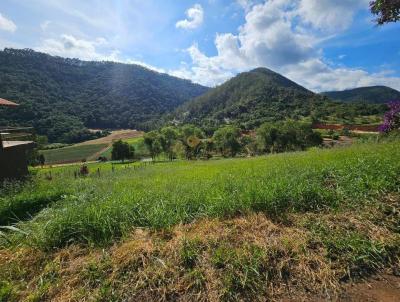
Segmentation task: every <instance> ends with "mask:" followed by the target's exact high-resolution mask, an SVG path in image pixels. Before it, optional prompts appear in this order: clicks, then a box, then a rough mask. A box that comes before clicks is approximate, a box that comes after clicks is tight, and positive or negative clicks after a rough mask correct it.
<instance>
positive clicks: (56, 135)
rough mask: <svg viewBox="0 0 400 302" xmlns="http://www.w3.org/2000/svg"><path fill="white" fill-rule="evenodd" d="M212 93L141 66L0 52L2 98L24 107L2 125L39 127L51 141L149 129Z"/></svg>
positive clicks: (1, 114) (6, 115) (0, 117)
mask: <svg viewBox="0 0 400 302" xmlns="http://www.w3.org/2000/svg"><path fill="white" fill-rule="evenodd" d="M207 90H208V88H206V87H203V86H201V85H197V84H193V83H191V82H190V81H187V80H182V79H179V78H176V77H172V76H169V75H167V74H161V73H157V72H155V71H152V70H149V69H146V68H144V67H141V66H138V65H130V64H129V65H128V64H120V63H112V62H85V61H80V60H77V59H64V58H60V57H53V56H50V55H47V54H43V53H38V52H35V51H32V50H16V49H5V50H4V51H0V96H1V97H3V98H6V99H10V100H14V101H16V102H18V103H20V104H21V106H20V107H19V108H18V109H14V110H11V109H8V110H7V111H5V110H4V111H0V124H10V123H15V124H24V125H32V126H34V127H35V128H36V129H37V131H38V132H39V133H40V134H46V135H47V136H48V137H49V139H50V140H51V141H56V140H59V141H60V140H61V141H62V140H64V141H65V140H67V137H66V136H67V134H68V133H69V132H71V131H73V130H75V131H77V130H81V129H84V128H85V127H92V128H131V129H147V128H149V127H151V126H154V124H155V123H156V122H157V121H158V119H159V118H160V116H161V115H162V114H164V113H166V112H170V111H172V110H174V109H175V108H176V107H178V106H179V105H181V104H183V103H184V102H186V101H187V100H189V99H191V98H193V97H196V96H199V95H201V94H203V93H204V92H206V91H207Z"/></svg>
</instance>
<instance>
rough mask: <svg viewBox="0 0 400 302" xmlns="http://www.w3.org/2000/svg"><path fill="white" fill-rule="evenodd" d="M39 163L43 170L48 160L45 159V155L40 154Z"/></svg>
mask: <svg viewBox="0 0 400 302" xmlns="http://www.w3.org/2000/svg"><path fill="white" fill-rule="evenodd" d="M38 162H39V164H40V166H41V167H42V168H43V166H44V164H45V162H46V158H45V157H44V155H43V154H39V157H38Z"/></svg>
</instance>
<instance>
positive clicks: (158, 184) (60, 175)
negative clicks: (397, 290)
mask: <svg viewBox="0 0 400 302" xmlns="http://www.w3.org/2000/svg"><path fill="white" fill-rule="evenodd" d="M94 167H96V168H97V167H100V169H101V171H102V173H101V176H99V175H97V174H96V173H94V175H93V176H89V177H87V178H85V179H78V180H76V179H74V177H73V176H72V175H71V169H74V168H73V167H70V168H63V169H60V168H57V169H55V170H54V172H55V173H53V175H54V177H53V180H52V181H51V182H49V181H48V180H45V179H43V175H42V173H46V171H43V172H39V173H38V176H37V178H36V179H34V180H33V182H32V183H28V184H27V185H26V186H25V187H21V188H19V187H18V186H16V187H15V188H13V187H7V188H6V190H5V191H4V192H0V193H2V194H0V219H1V221H3V225H5V224H7V225H9V223H10V222H11V223H12V222H13V221H15V219H16V217H18V218H23V219H26V221H25V222H20V223H19V224H16V225H15V228H10V229H9V230H6V229H2V230H1V231H2V232H3V234H0V235H2V236H0V289H1V291H0V293H2V294H3V295H4V296H5V295H7V297H9V298H8V300H7V301H24V300H38V301H55V300H56V301H82V300H89V299H95V300H101V301H154V300H160V301H164V300H165V301H168V300H178V301H266V300H285V299H284V298H287V296H291V298H292V299H287V300H296V301H297V300H302V301H309V300H332V299H333V300H335V299H334V297H336V296H337V295H338V294H340V283H341V282H342V281H345V280H349V279H352V278H356V277H365V276H369V275H370V274H373V273H376V272H379V271H381V270H384V269H389V268H392V269H393V272H396V269H398V263H399V262H398V261H399V253H400V237H399V233H398V228H399V225H398V221H399V218H400V217H399V213H400V196H399V193H398V186H399V182H398V181H399V176H400V174H399V173H400V172H399V171H400V148H399V142H391V143H369V144H357V145H353V146H351V147H349V148H337V149H330V150H312V151H309V152H301V153H289V154H279V155H272V156H268V157H258V158H252V159H227V160H218V161H206V162H202V161H198V162H175V163H167V164H159V165H151V166H147V167H146V168H143V169H126V168H125V167H123V166H122V165H121V166H116V167H115V171H112V170H111V165H109V164H108V165H106V164H103V165H95V166H94ZM90 169H92V168H91V167H90ZM93 170H94V168H93ZM394 192H397V193H394ZM46 207H47V208H46ZM41 208H45V210H43V211H41V212H38V211H39V210H40V209H41ZM355 209H357V210H355ZM10 218H11V220H10ZM29 219H30V220H29ZM136 227H137V228H136ZM15 268H19V269H15ZM303 295H304V297H303ZM28 298H29V299H28ZM311 298H314V299H311ZM317 298H320V299H317Z"/></svg>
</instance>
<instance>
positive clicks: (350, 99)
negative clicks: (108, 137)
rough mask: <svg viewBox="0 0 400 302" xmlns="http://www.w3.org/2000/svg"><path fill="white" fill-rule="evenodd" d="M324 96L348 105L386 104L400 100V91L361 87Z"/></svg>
mask: <svg viewBox="0 0 400 302" xmlns="http://www.w3.org/2000/svg"><path fill="white" fill-rule="evenodd" d="M322 94H323V95H326V96H328V97H329V98H331V99H333V100H336V101H341V102H346V103H354V102H362V103H371V104H385V103H387V102H389V101H392V100H398V99H400V91H397V90H395V89H392V88H390V87H386V86H372V87H361V88H355V89H349V90H344V91H328V92H323V93H322Z"/></svg>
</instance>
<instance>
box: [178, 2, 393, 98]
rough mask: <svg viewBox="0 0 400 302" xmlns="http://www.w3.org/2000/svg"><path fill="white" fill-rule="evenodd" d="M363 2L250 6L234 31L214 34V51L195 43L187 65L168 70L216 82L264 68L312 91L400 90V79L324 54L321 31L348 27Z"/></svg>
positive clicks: (204, 81)
mask: <svg viewBox="0 0 400 302" xmlns="http://www.w3.org/2000/svg"><path fill="white" fill-rule="evenodd" d="M241 2H243V3H244V4H245V3H247V2H248V1H241ZM361 4H367V5H368V1H367V0H354V1H353V0H351V1H350V0H340V1H334V3H333V1H328V0H318V1H317V0H298V1H290V0H270V1H265V2H264V3H263V4H257V5H253V6H252V7H251V9H250V10H249V11H248V12H247V13H246V22H245V24H244V25H242V26H241V27H240V28H239V29H238V34H237V35H234V34H231V33H224V34H217V36H216V38H215V47H216V49H217V55H215V56H207V55H205V54H204V53H202V52H201V51H200V50H199V47H198V46H197V44H193V45H192V46H191V47H190V48H188V49H187V52H188V54H189V55H190V57H191V60H192V65H191V67H190V66H186V65H182V66H181V67H180V68H179V69H178V70H174V71H172V73H173V74H175V75H177V76H181V77H185V78H189V79H192V80H193V81H195V82H199V83H201V84H204V85H209V86H214V85H216V84H220V83H222V82H224V81H225V80H226V79H228V78H230V77H231V76H233V75H234V74H237V73H238V72H242V71H246V70H249V69H252V68H255V67H260V66H264V67H268V68H271V69H273V70H275V71H277V72H280V73H282V74H283V75H285V76H287V77H289V78H290V79H292V80H294V81H296V82H298V83H299V84H302V85H304V86H305V87H307V88H308V89H311V90H314V91H323V90H336V89H348V88H354V87H360V86H366V85H378V84H379V85H387V86H390V87H393V88H395V89H400V78H399V77H395V76H391V75H390V74H387V73H372V74H371V73H368V72H366V71H364V70H362V69H359V68H355V69H353V68H346V67H342V66H340V67H337V66H336V67H335V66H332V65H330V64H329V63H327V62H326V60H324V58H323V52H322V49H320V46H319V45H320V43H321V41H323V39H324V36H321V33H322V32H325V31H332V30H333V29H335V33H339V32H341V31H342V30H344V29H345V28H347V27H348V26H350V25H351V22H352V19H353V16H354V14H355V13H356V12H357V11H358V10H359V9H360V7H361ZM366 7H368V6H366ZM345 8H346V9H345ZM306 9H307V12H305V10H306ZM324 9H327V11H325V10H324ZM319 14H321V15H322V16H323V17H320V16H321V15H319ZM323 20H325V21H326V22H328V21H329V22H331V23H330V24H325V23H324V22H323ZM332 24H333V25H334V26H332Z"/></svg>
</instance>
